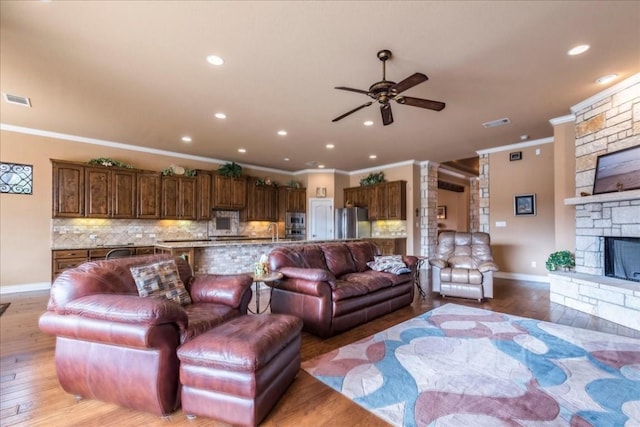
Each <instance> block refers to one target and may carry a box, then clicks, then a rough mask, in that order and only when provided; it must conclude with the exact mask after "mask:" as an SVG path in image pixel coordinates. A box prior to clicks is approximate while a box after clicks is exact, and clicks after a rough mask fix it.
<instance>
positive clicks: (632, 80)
mask: <svg viewBox="0 0 640 427" xmlns="http://www.w3.org/2000/svg"><path fill="white" fill-rule="evenodd" d="M638 83H640V73H637V74H634V75H632V76H631V77H629V78H628V79H625V80H623V81H621V82H620V83H618V84H615V85H613V86H611V87H608V88H606V89H605V90H603V91H602V92H598V93H596V94H595V95H593V96H592V97H590V98H587V99H585V100H584V101H582V102H580V103H578V104H576V105H574V106H573V107H571V112H572V113H574V114H575V113H577V112H578V111H582V110H584V109H585V108H587V107H590V106H591V105H593V104H595V103H596V102H598V101H602V100H603V99H605V98H608V97H610V96H611V95H615V94H616V93H618V92H620V91H623V90H625V89H628V88H630V87H631V86H633V85H635V84H638Z"/></svg>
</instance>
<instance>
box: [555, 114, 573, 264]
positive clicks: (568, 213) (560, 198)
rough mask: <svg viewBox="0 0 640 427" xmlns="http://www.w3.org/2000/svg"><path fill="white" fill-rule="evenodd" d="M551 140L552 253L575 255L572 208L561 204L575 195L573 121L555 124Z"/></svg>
mask: <svg viewBox="0 0 640 427" xmlns="http://www.w3.org/2000/svg"><path fill="white" fill-rule="evenodd" d="M553 140H554V141H553V171H554V175H555V179H554V181H555V182H554V202H555V209H554V217H555V250H556V251H561V250H565V249H568V250H570V251H571V252H575V246H576V208H575V206H567V205H565V204H564V199H566V198H570V197H573V194H574V192H575V182H576V147H575V140H576V133H575V122H574V121H573V120H572V121H570V122H568V123H562V124H558V125H555V126H554V128H553Z"/></svg>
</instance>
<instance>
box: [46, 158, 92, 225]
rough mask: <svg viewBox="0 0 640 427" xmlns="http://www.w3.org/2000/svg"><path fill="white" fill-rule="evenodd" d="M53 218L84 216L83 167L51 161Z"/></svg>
mask: <svg viewBox="0 0 640 427" xmlns="http://www.w3.org/2000/svg"><path fill="white" fill-rule="evenodd" d="M51 162H52V164H53V180H52V182H53V212H52V216H53V218H77V217H83V216H84V209H85V206H84V182H85V180H84V166H83V165H78V164H73V163H66V162H59V161H55V160H52V161H51Z"/></svg>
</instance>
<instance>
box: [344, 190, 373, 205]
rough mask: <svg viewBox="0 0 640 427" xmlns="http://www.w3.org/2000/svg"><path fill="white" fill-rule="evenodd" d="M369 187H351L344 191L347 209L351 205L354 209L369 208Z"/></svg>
mask: <svg viewBox="0 0 640 427" xmlns="http://www.w3.org/2000/svg"><path fill="white" fill-rule="evenodd" d="M368 189H369V187H351V188H345V189H344V204H345V207H346V206H347V204H348V203H350V204H351V205H352V206H354V207H358V208H367V207H369V191H368Z"/></svg>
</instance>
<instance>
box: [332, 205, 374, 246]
mask: <svg viewBox="0 0 640 427" xmlns="http://www.w3.org/2000/svg"><path fill="white" fill-rule="evenodd" d="M335 229H336V239H361V238H364V237H371V223H370V222H369V216H368V213H367V209H366V208H340V209H336V227H335Z"/></svg>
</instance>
